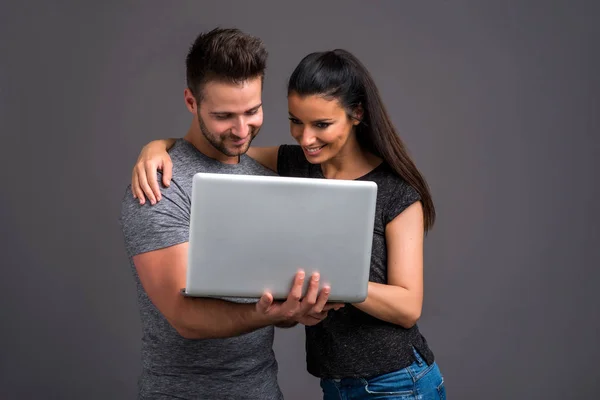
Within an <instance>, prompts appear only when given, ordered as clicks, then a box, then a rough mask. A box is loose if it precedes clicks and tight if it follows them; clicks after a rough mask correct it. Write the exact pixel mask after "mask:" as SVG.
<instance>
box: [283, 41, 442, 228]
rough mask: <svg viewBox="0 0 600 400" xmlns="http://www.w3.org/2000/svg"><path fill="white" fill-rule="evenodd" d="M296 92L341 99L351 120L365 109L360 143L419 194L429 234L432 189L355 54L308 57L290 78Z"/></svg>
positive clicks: (359, 128) (291, 89) (334, 52)
mask: <svg viewBox="0 0 600 400" xmlns="http://www.w3.org/2000/svg"><path fill="white" fill-rule="evenodd" d="M292 93H297V94H298V95H300V96H306V95H323V96H324V97H326V98H333V99H337V100H338V101H339V102H340V103H341V105H342V106H343V107H344V109H346V112H347V113H348V115H349V116H351V117H353V116H354V112H355V110H356V109H357V107H358V106H362V108H363V117H362V119H361V122H360V123H359V124H358V125H357V126H356V138H357V141H358V143H359V144H360V146H361V147H362V148H364V149H366V150H367V151H369V152H371V153H372V154H374V155H376V156H378V157H380V158H382V159H383V160H384V162H386V163H387V164H388V165H389V166H390V167H391V168H392V170H393V171H394V172H395V173H396V174H398V175H399V176H400V177H402V178H403V179H404V180H405V181H406V182H408V183H409V184H410V185H411V186H412V187H413V188H415V190H416V191H417V192H419V195H420V196H421V202H422V204H423V212H424V229H425V232H427V231H429V230H430V229H431V228H432V227H433V224H434V222H435V207H434V205H433V200H432V198H431V193H430V190H429V186H428V185H427V182H426V181H425V179H424V178H423V176H422V175H421V173H420V172H419V170H418V169H417V167H416V165H415V163H414V162H413V160H412V159H411V157H410V156H409V155H408V152H407V151H406V147H405V146H404V143H403V142H402V140H401V139H400V136H399V135H398V133H397V132H396V129H395V127H394V125H393V124H392V121H391V119H390V117H389V115H388V113H387V111H386V109H385V106H384V104H383V101H382V100H381V96H380V95H379V90H378V89H377V86H376V85H375V81H374V80H373V78H372V77H371V74H370V73H369V71H368V70H367V68H366V67H365V66H364V65H363V64H362V63H361V62H360V61H359V60H358V59H357V58H356V57H355V56H354V55H352V54H351V53H349V52H348V51H346V50H341V49H337V50H332V51H326V52H316V53H311V54H309V55H307V56H306V57H304V58H303V59H302V61H300V64H298V66H297V67H296V69H295V70H294V72H293V73H292V75H291V77H290V79H289V83H288V95H290V94H292Z"/></svg>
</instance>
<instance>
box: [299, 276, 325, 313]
mask: <svg viewBox="0 0 600 400" xmlns="http://www.w3.org/2000/svg"><path fill="white" fill-rule="evenodd" d="M320 278H321V276H320V275H319V273H318V272H315V273H314V274H312V276H311V277H310V283H309V284H308V290H307V291H306V295H305V296H304V299H303V300H302V304H303V306H304V307H303V308H306V311H308V309H309V308H311V307H312V306H314V305H315V303H316V302H317V295H318V294H319V279H320Z"/></svg>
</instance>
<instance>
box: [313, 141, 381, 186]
mask: <svg viewBox="0 0 600 400" xmlns="http://www.w3.org/2000/svg"><path fill="white" fill-rule="evenodd" d="M381 161H382V160H381V158H379V157H377V156H375V155H373V154H371V153H369V152H368V151H365V150H363V149H362V148H361V147H360V146H359V144H358V142H357V141H356V138H354V137H351V138H348V142H346V144H345V145H344V147H342V149H341V150H340V152H339V153H338V154H337V155H336V156H335V157H334V158H332V159H331V160H329V161H327V162H324V163H322V164H321V171H322V172H323V176H324V177H325V178H327V179H347V180H353V179H357V178H360V177H361V176H363V175H366V174H367V173H369V172H371V171H372V170H373V169H374V168H376V167H377V166H378V165H379V164H381Z"/></svg>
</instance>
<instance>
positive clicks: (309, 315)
mask: <svg viewBox="0 0 600 400" xmlns="http://www.w3.org/2000/svg"><path fill="white" fill-rule="evenodd" d="M304 276H305V274H304V271H299V272H298V273H297V274H296V277H295V279H294V283H293V285H292V288H291V290H290V292H289V294H288V297H287V299H286V301H284V302H274V301H273V296H272V295H271V294H270V293H265V294H264V295H263V296H262V297H261V298H260V300H259V301H258V303H256V310H257V311H258V312H259V313H260V314H262V315H265V316H266V317H267V318H269V319H271V320H272V321H273V323H274V325H278V324H279V325H286V324H288V323H289V322H290V321H296V322H300V323H301V324H304V325H308V326H312V325H316V324H318V323H319V322H321V321H322V320H324V319H325V318H326V317H327V313H328V312H329V310H331V309H336V310H339V309H340V308H341V307H343V306H344V305H343V304H327V300H328V298H329V293H330V291H331V289H330V288H329V287H328V286H325V287H324V288H323V289H322V290H321V293H319V278H320V276H319V274H318V273H314V274H313V275H312V277H311V280H310V283H309V285H308V290H307V292H306V295H305V296H304V297H302V287H303V285H304Z"/></svg>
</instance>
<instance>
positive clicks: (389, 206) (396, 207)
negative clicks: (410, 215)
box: [383, 181, 421, 226]
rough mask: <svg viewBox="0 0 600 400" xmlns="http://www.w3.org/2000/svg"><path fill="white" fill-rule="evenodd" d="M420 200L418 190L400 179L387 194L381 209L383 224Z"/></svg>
mask: <svg viewBox="0 0 600 400" xmlns="http://www.w3.org/2000/svg"><path fill="white" fill-rule="evenodd" d="M419 200H421V196H420V195H419V192H417V190H416V189H415V188H413V187H412V186H411V185H409V184H408V183H406V182H404V181H401V182H398V184H397V185H395V187H394V190H393V191H392V192H390V193H389V194H388V199H387V201H386V202H385V208H384V210H383V223H384V226H385V225H387V224H388V223H390V222H391V221H392V220H393V219H394V218H396V217H397V216H398V215H400V214H401V213H402V211H404V210H405V209H406V208H408V206H410V205H411V204H413V203H415V202H416V201H419Z"/></svg>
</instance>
